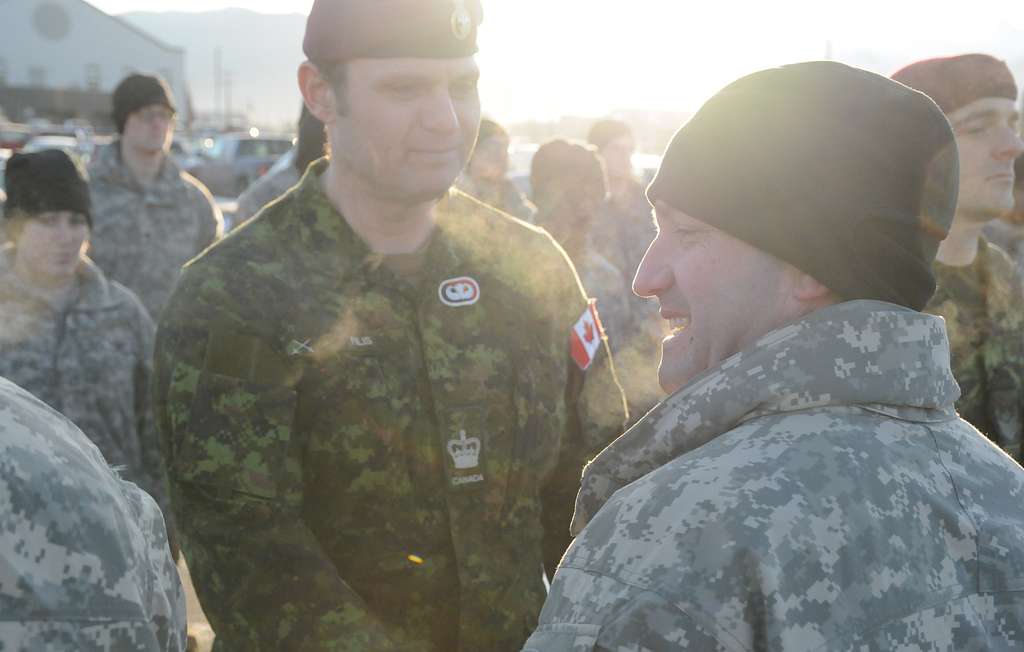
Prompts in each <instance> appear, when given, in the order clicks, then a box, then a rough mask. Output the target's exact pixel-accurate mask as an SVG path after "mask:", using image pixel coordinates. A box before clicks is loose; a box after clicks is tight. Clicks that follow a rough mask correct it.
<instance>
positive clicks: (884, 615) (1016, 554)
mask: <svg viewBox="0 0 1024 652" xmlns="http://www.w3.org/2000/svg"><path fill="white" fill-rule="evenodd" d="M958 394H959V391H958V388H957V385H956V383H955V382H954V380H953V377H952V375H951V373H950V370H949V350H948V344H947V340H946V333H945V328H944V325H943V322H942V320H941V319H940V318H937V317H933V316H930V315H924V314H921V313H918V312H914V311H910V310H907V309H903V308H900V307H898V306H894V305H891V304H886V303H879V302H868V301H856V302H848V303H843V304H839V305H837V306H833V307H830V308H827V309H824V310H820V311H817V312H815V313H813V314H812V315H810V316H808V317H807V318H805V319H803V320H801V321H798V322H795V323H793V324H791V325H789V326H786V327H783V328H781V329H779V330H777V331H774V332H772V333H770V334H768V335H766V336H765V337H764V338H762V339H761V340H760V341H759V342H757V343H756V345H754V346H753V347H751V348H749V349H747V350H745V351H743V352H741V353H739V354H737V355H735V356H733V357H731V358H729V359H728V360H726V361H725V362H723V363H722V364H721V365H719V366H718V367H716V368H714V369H711V370H709V371H708V372H705V373H704V374H703V375H701V376H700V377H698V378H697V379H695V380H694V381H692V382H691V383H689V384H688V385H687V386H686V387H684V388H683V389H682V390H680V391H679V392H678V393H676V394H675V395H673V396H672V397H670V398H669V399H667V400H666V401H665V402H664V403H662V404H661V405H660V406H659V407H657V408H655V410H654V411H652V412H651V414H649V415H648V416H647V417H646V418H645V419H643V420H642V421H641V422H640V423H638V424H637V425H636V426H635V427H634V428H632V429H631V430H630V431H628V432H627V433H626V434H624V435H623V436H622V437H621V438H619V439H618V440H616V441H615V442H613V443H612V444H611V445H610V446H609V447H608V448H607V449H605V451H603V452H602V453H601V454H600V455H599V456H598V457H597V458H596V459H595V460H594V461H593V462H592V463H591V464H590V465H589V467H588V468H587V470H586V471H585V472H584V479H583V487H582V489H581V493H580V496H579V499H578V502H577V513H576V517H575V522H574V529H575V530H577V531H579V530H580V529H581V528H582V527H583V526H584V525H585V526H586V527H585V528H584V529H583V530H582V533H581V534H580V535H579V537H578V538H577V539H576V541H575V542H574V544H573V545H572V546H571V547H570V549H569V550H568V551H567V552H566V554H565V556H564V558H563V559H562V562H561V564H560V566H559V570H558V572H557V574H556V575H555V578H554V582H553V585H552V588H551V593H550V595H549V596H548V599H547V602H546V604H545V606H544V609H543V611H542V613H541V617H540V626H539V628H538V629H537V630H536V631H535V632H534V634H533V636H532V637H531V638H530V639H529V641H528V642H527V643H526V646H525V648H524V649H525V650H528V651H531V652H532V651H544V652H559V651H566V652H568V651H570V650H571V651H573V652H586V651H589V650H632V651H639V650H645V651H656V652H662V651H667V650H701V651H716V652H717V651H725V650H728V651H730V652H738V651H748V650H785V651H797V650H799V651H804V650H807V651H809V650H816V651H821V652H825V651H828V652H834V651H851V652H852V651H853V650H857V651H862V650H863V651H875V650H902V651H905V652H913V651H923V650H929V651H931V650H949V651H953V650H1011V649H1013V650H1020V649H1024V507H1022V498H1024V470H1022V469H1021V468H1020V467H1019V466H1018V465H1017V464H1016V463H1014V462H1013V461H1012V460H1011V459H1010V458H1009V457H1008V456H1006V454H1004V453H1003V452H1002V451H1000V450H999V449H998V448H997V447H995V446H994V445H992V444H991V443H990V442H988V441H987V440H986V439H985V438H984V437H983V436H981V435H980V434H979V433H978V432H977V430H975V429H974V428H973V427H971V426H970V425H969V424H967V423H966V422H965V421H963V420H961V419H959V418H958V417H957V415H956V413H955V411H954V409H953V402H954V401H955V400H956V398H957V396H958Z"/></svg>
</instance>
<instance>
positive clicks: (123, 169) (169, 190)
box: [89, 138, 184, 198]
mask: <svg viewBox="0 0 1024 652" xmlns="http://www.w3.org/2000/svg"><path fill="white" fill-rule="evenodd" d="M89 173H90V175H91V176H93V177H95V178H97V179H103V180H104V181H107V182H108V183H112V184H115V185H118V186H122V187H125V188H130V189H131V190H133V191H135V192H138V193H147V192H148V193H150V194H152V195H155V196H157V197H166V198H171V197H172V196H173V195H174V194H175V193H176V192H177V191H178V190H180V189H182V188H184V184H183V182H182V179H181V175H182V170H181V168H180V167H178V164H177V163H175V162H174V159H173V158H171V156H170V155H169V154H165V155H164V162H163V164H162V165H161V166H160V172H159V173H158V174H157V176H156V179H154V180H153V183H152V185H150V186H149V187H143V186H142V184H140V183H139V181H138V180H137V179H136V178H135V175H134V174H132V171H131V170H130V169H128V165H127V164H126V163H125V162H124V158H123V157H122V156H121V139H120V138H115V139H114V140H113V141H112V142H111V143H110V144H109V145H106V146H104V147H101V148H100V149H99V151H98V152H97V154H96V158H95V160H94V163H93V164H92V165H91V166H90V168H89Z"/></svg>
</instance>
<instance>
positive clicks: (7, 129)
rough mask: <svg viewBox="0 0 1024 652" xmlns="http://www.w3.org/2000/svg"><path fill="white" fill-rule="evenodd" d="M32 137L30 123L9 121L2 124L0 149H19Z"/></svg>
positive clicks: (0, 126) (0, 125)
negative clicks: (21, 123)
mask: <svg viewBox="0 0 1024 652" xmlns="http://www.w3.org/2000/svg"><path fill="white" fill-rule="evenodd" d="M31 137H32V129H30V128H29V126H28V125H20V124H15V123H13V122H7V123H3V124H0V149H9V150H12V151H15V152H16V151H18V150H19V149H21V147H22V146H23V145H24V144H25V143H26V142H28V139H29V138H31Z"/></svg>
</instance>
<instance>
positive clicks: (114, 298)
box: [0, 247, 168, 511]
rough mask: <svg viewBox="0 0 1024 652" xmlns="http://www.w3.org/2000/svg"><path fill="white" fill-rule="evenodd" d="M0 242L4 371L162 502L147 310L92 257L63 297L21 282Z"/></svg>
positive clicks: (0, 367)
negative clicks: (57, 301) (56, 300)
mask: <svg viewBox="0 0 1024 652" xmlns="http://www.w3.org/2000/svg"><path fill="white" fill-rule="evenodd" d="M13 253H14V250H13V247H6V248H2V249H0V315H3V326H0V376H3V377H5V378H7V379H9V380H11V381H12V382H14V383H17V384H18V385H20V386H21V387H22V388H24V389H26V390H28V391H29V392H31V393H32V394H33V395H34V396H36V397H37V398H39V399H40V400H42V401H43V402H45V403H46V404H47V405H49V406H50V407H52V408H53V409H55V410H57V411H58V412H60V413H61V414H63V415H64V416H66V417H67V418H68V419H70V420H71V421H72V422H74V423H75V425H77V426H78V427H79V428H80V429H81V430H82V431H83V432H85V434H86V435H87V436H88V437H89V439H91V440H92V442H93V443H95V444H96V446H97V447H99V449H100V452H101V453H103V457H104V458H105V459H106V460H107V462H108V463H109V464H110V465H111V466H114V467H115V468H117V469H118V470H119V471H120V473H121V474H122V475H123V476H124V477H125V478H126V479H128V480H131V481H132V482H135V483H137V484H138V485H139V486H140V487H142V488H143V489H145V490H146V491H147V492H149V494H150V495H151V496H153V498H155V499H156V501H157V503H158V504H159V505H160V507H161V509H163V510H164V511H166V510H167V508H168V500H167V490H166V485H165V478H164V465H163V458H162V455H161V453H160V446H159V444H158V442H157V434H156V427H155V424H154V422H153V413H152V410H151V404H150V401H149V383H150V378H151V375H152V370H153V369H152V352H153V335H154V331H155V330H156V328H155V326H154V325H153V321H152V320H151V319H150V318H149V315H148V314H146V309H145V308H143V307H142V304H141V303H139V300H138V298H136V297H135V295H134V294H132V292H131V291H130V290H127V289H126V288H125V287H124V286H122V285H120V284H119V283H115V282H111V281H108V280H107V279H106V278H105V277H104V275H103V272H101V271H100V270H99V268H98V267H96V266H95V265H93V264H92V263H91V262H90V261H89V260H88V259H85V258H83V259H82V261H81V262H80V263H79V268H78V273H77V275H76V285H75V288H74V290H73V295H72V296H71V297H70V298H69V300H68V301H67V305H64V306H55V305H53V303H52V302H50V301H48V300H47V299H46V298H45V297H43V296H41V295H40V294H39V293H38V291H37V290H34V289H33V288H31V287H29V286H28V285H26V284H24V283H22V282H20V281H19V280H18V279H17V277H16V276H15V274H14V272H13V270H12V264H13Z"/></svg>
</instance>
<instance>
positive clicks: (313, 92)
mask: <svg viewBox="0 0 1024 652" xmlns="http://www.w3.org/2000/svg"><path fill="white" fill-rule="evenodd" d="M299 91H300V92H301V93H302V99H303V101H304V102H305V103H306V108H307V109H309V112H310V113H312V114H313V115H314V116H316V118H317V119H318V120H319V121H320V122H322V123H324V124H325V125H327V124H333V123H334V121H335V120H336V119H337V117H338V111H337V108H338V100H337V98H336V97H335V96H334V89H333V88H331V82H330V81H329V80H328V79H327V78H326V77H324V76H323V75H322V74H321V73H320V70H319V69H318V68H317V67H316V66H314V65H313V64H312V63H311V62H309V61H303V62H302V63H301V64H299Z"/></svg>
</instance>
